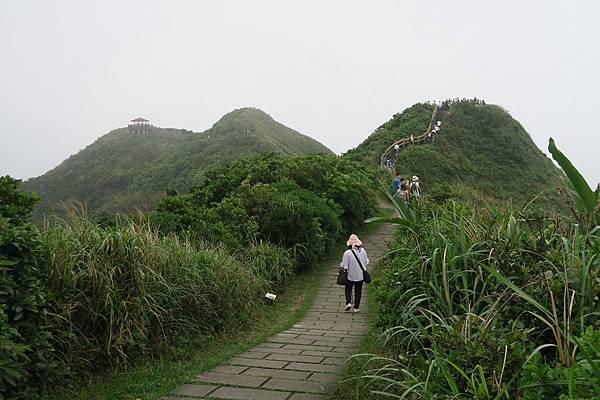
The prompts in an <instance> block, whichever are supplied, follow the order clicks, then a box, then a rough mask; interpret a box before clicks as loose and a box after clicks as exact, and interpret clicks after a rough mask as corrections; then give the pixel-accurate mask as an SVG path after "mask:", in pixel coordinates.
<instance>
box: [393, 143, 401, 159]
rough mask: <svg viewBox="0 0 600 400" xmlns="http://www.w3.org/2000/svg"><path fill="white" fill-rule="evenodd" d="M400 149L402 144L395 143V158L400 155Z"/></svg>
mask: <svg viewBox="0 0 600 400" xmlns="http://www.w3.org/2000/svg"><path fill="white" fill-rule="evenodd" d="M399 150H400V146H399V145H397V144H395V145H394V158H397V157H398V151H399Z"/></svg>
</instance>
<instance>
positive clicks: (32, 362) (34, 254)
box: [0, 177, 55, 399]
mask: <svg viewBox="0 0 600 400" xmlns="http://www.w3.org/2000/svg"><path fill="white" fill-rule="evenodd" d="M19 183H20V182H19V181H17V180H14V179H11V178H10V177H0V399H3V398H5V397H8V398H11V396H12V395H14V394H15V393H16V391H17V390H18V391H19V392H20V393H21V395H22V396H23V398H33V396H34V393H35V390H34V387H33V385H32V382H39V381H43V382H50V381H52V372H53V371H52V368H54V367H55V365H54V364H53V362H52V360H53V355H52V347H51V344H50V341H51V340H52V334H51V329H49V328H48V326H47V323H48V315H47V311H48V292H47V286H46V278H47V276H48V271H49V270H50V263H49V260H48V255H47V252H46V251H45V248H44V245H43V243H42V241H41V238H40V234H39V232H38V230H37V228H35V227H34V226H33V225H32V224H30V223H29V222H28V219H29V216H30V214H31V211H32V208H33V204H34V203H35V201H37V198H36V197H35V196H31V195H28V194H26V193H23V192H21V191H20V190H19Z"/></svg>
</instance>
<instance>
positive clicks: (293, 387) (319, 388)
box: [263, 378, 332, 393]
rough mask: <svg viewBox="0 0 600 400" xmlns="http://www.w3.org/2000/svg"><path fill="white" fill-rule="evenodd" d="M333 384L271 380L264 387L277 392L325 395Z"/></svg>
mask: <svg viewBox="0 0 600 400" xmlns="http://www.w3.org/2000/svg"><path fill="white" fill-rule="evenodd" d="M331 386H332V385H331V384H327V383H324V382H309V381H296V380H291V379H277V378H273V379H269V380H268V381H267V383H265V384H264V385H263V388H267V389H277V390H288V391H290V392H301V393H325V392H327V390H328V389H330V388H331Z"/></svg>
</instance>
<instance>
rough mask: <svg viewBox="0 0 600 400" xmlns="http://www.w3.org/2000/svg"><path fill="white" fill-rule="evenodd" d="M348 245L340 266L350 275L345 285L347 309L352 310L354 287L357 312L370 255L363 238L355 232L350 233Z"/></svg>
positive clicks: (355, 309) (355, 310)
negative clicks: (362, 240)
mask: <svg viewBox="0 0 600 400" xmlns="http://www.w3.org/2000/svg"><path fill="white" fill-rule="evenodd" d="M346 245H347V246H348V250H346V251H345V252H344V256H343V257H342V262H341V264H340V267H342V268H343V269H345V270H346V271H348V277H347V278H346V285H345V287H344V292H345V295H346V308H345V311H350V309H351V308H352V288H353V287H354V310H353V311H354V312H355V313H357V312H358V309H359V307H360V299H361V296H362V285H363V281H364V274H363V268H364V270H365V271H366V269H367V265H369V257H367V251H366V250H365V249H363V248H362V242H361V240H360V239H359V238H358V236H356V235H355V234H352V235H350V238H348V241H347V242H346ZM361 264H362V268H361ZM367 283H368V282H367Z"/></svg>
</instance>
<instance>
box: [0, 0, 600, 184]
mask: <svg viewBox="0 0 600 400" xmlns="http://www.w3.org/2000/svg"><path fill="white" fill-rule="evenodd" d="M599 15H600V2H598V1H591V0H590V1H561V2H558V1H525V0H519V1H512V0H510V1H507V0H503V1H494V2H492V1H482V0H478V1H462V0H453V1H447V0H445V1H435V0H433V1H431V0H430V1H360V2H359V1H348V0H345V1H324V0H321V1H309V0H302V1H284V0H278V1H260V0H253V1H241V0H240V1H222V0H221V1H210V2H209V1H200V0H196V1H166V0H165V1H148V0H143V1H112V0H111V1H109V0H102V1H94V2H92V1H82V0H77V1H44V0H39V1H28V0H18V1H17V0H14V1H9V0H0V153H1V154H0V175H3V174H7V173H8V174H10V175H13V176H15V177H18V178H28V177H32V176H37V175H40V174H42V173H44V172H45V171H47V170H48V169H50V168H52V167H54V166H55V165H57V164H58V163H59V162H60V161H62V160H63V159H65V158H67V157H68V156H69V155H70V154H73V153H76V152H77V151H78V150H80V149H82V148H83V147H85V146H86V145H87V144H89V143H91V142H93V141H94V140H95V139H96V138H97V137H99V136H101V135H103V134H105V133H107V132H108V131H109V130H111V129H114V128H116V127H120V126H124V125H126V124H127V122H128V121H129V120H130V119H131V118H133V117H137V116H144V117H146V118H149V119H150V120H152V121H153V122H154V123H155V124H156V125H159V126H166V127H167V126H168V127H180V128H187V129H193V130H197V131H202V130H205V129H207V128H209V127H210V126H211V125H212V123H214V122H215V121H216V120H217V119H218V118H219V117H221V116H222V115H223V114H225V113H227V112H229V111H231V110H232V109H234V108H239V107H243V106H255V107H259V108H261V109H263V110H264V111H266V112H267V113H269V114H271V116H273V118H275V119H276V120H278V121H280V122H282V123H284V124H286V125H288V126H290V127H292V128H294V129H297V130H298V131H300V132H302V133H305V134H307V135H310V136H312V137H314V138H315V139H317V140H319V141H321V142H323V143H324V144H325V145H327V146H329V147H330V148H331V149H333V150H334V151H336V152H338V153H339V152H343V151H345V150H347V149H348V148H350V147H354V146H356V145H357V144H358V143H360V142H361V141H362V140H363V139H364V138H365V137H367V135H368V134H369V133H370V132H372V131H373V129H375V128H376V127H377V126H379V125H380V124H381V123H383V122H384V121H386V120H388V119H389V118H390V117H391V116H392V115H393V114H394V113H396V112H400V111H402V110H403V109H404V108H406V107H408V106H410V105H411V104H413V103H415V102H419V101H426V100H442V99H444V98H448V97H473V96H477V97H479V98H483V99H485V100H486V101H488V102H490V103H495V104H500V105H502V106H503V107H505V108H506V109H507V110H509V111H510V112H511V114H512V115H513V116H514V117H515V118H517V119H518V120H519V121H520V122H521V123H522V124H523V125H524V127H525V129H527V131H528V132H529V133H530V134H531V135H532V137H533V139H534V140H535V142H536V143H537V144H538V146H539V147H540V148H542V149H543V150H544V151H545V149H546V145H547V141H548V137H550V136H552V137H554V138H555V139H556V141H557V143H558V145H559V147H561V148H562V149H563V150H564V151H565V152H566V153H567V154H568V155H569V156H570V157H571V158H572V160H573V161H574V163H575V164H576V165H577V166H578V167H579V168H580V169H581V170H582V171H583V173H584V174H585V176H586V177H587V178H588V180H590V183H592V184H593V185H594V186H595V184H596V183H597V182H600V168H597V167H598V164H599V163H598V161H597V160H598V157H599V156H600V135H599V134H598V132H597V131H596V129H598V124H597V119H598V118H597V116H596V115H597V113H598V110H600V100H598V99H599V97H598V92H599V89H600V78H599V77H598V73H599V71H600V68H599V66H600V55H599V51H598V49H599V48H600V46H599V44H598V40H599V39H600V25H599V24H598V22H597V21H598V16H599Z"/></svg>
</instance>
